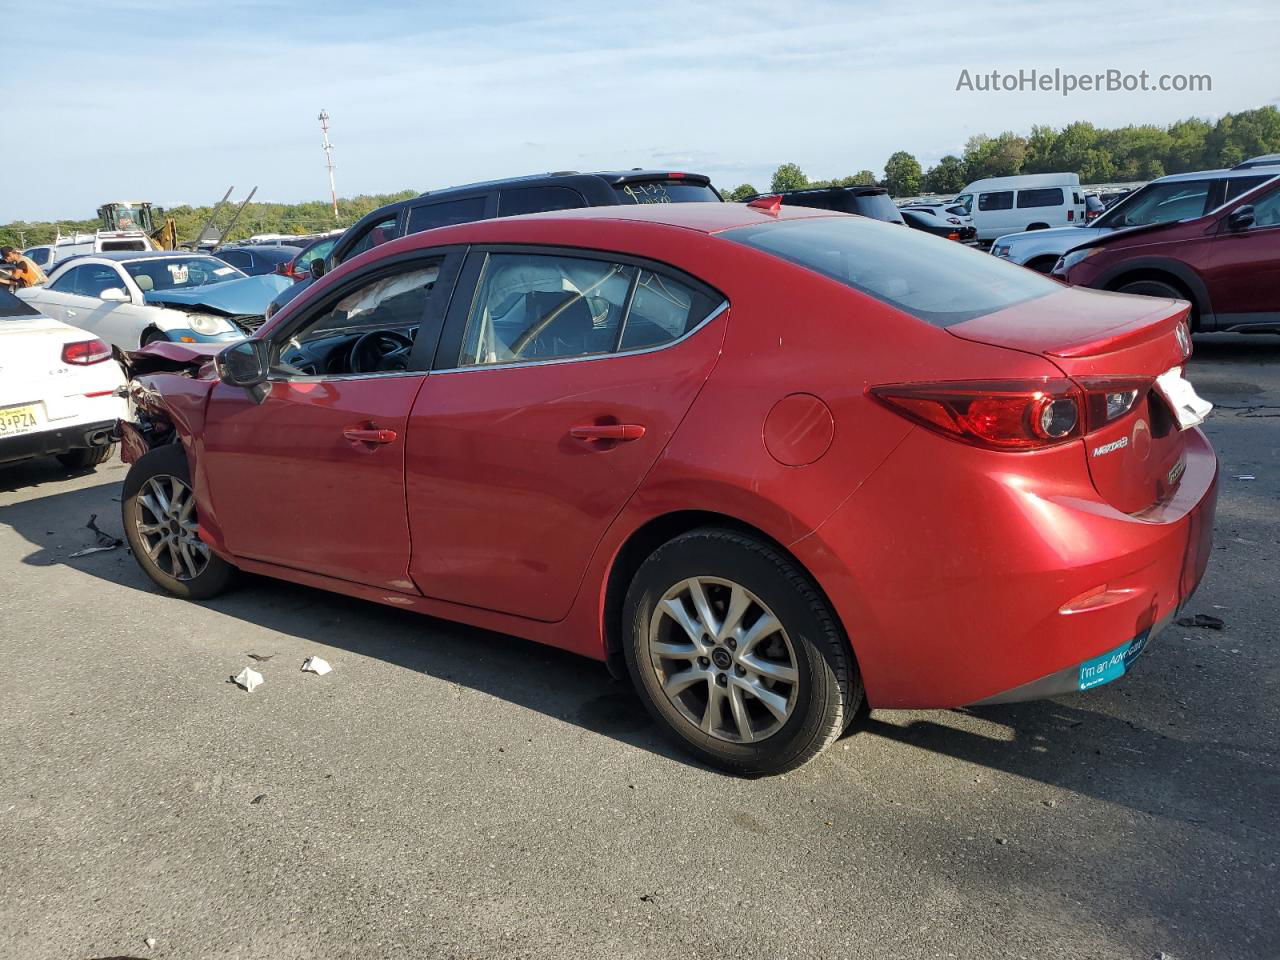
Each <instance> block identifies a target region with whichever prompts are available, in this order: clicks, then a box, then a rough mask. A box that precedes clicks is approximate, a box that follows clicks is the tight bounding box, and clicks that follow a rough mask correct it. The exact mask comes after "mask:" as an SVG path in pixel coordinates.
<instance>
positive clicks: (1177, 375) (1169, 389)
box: [1156, 367, 1213, 430]
mask: <svg viewBox="0 0 1280 960" xmlns="http://www.w3.org/2000/svg"><path fill="white" fill-rule="evenodd" d="M1156 391H1157V392H1158V393H1159V394H1160V396H1162V397H1164V399H1165V400H1166V401H1167V402H1168V404H1169V408H1170V409H1171V410H1172V411H1173V415H1174V416H1175V417H1177V419H1178V426H1179V427H1180V428H1181V429H1183V430H1188V429H1190V428H1191V427H1196V426H1199V425H1200V424H1202V423H1204V418H1205V417H1207V416H1208V415H1209V411H1210V410H1212V409H1213V404H1212V403H1210V402H1209V401H1208V400H1205V399H1203V398H1202V397H1201V396H1200V395H1199V394H1197V393H1196V388H1195V387H1193V386H1191V381H1190V380H1188V379H1186V377H1184V376H1183V375H1182V368H1181V367H1174V368H1173V369H1172V370H1166V371H1165V372H1164V373H1162V374H1160V376H1158V377H1156Z"/></svg>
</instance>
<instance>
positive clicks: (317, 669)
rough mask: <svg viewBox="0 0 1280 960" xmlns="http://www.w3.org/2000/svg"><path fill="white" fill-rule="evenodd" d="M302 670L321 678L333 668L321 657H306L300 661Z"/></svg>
mask: <svg viewBox="0 0 1280 960" xmlns="http://www.w3.org/2000/svg"><path fill="white" fill-rule="evenodd" d="M302 669H303V670H304V671H305V672H306V673H316V674H319V675H320V676H322V677H323V676H324V675H325V674H326V673H328V672H329V671H330V670H332V669H333V667H331V666H329V661H328V660H325V659H323V658H322V657H307V659H305V660H303V661H302Z"/></svg>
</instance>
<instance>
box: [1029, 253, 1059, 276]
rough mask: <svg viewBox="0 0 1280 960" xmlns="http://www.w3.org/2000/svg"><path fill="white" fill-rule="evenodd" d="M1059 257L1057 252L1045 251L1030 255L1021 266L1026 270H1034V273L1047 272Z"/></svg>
mask: <svg viewBox="0 0 1280 960" xmlns="http://www.w3.org/2000/svg"><path fill="white" fill-rule="evenodd" d="M1060 259H1061V257H1059V256H1058V255H1057V254H1053V253H1045V254H1040V255H1039V256H1036V257H1031V258H1030V259H1028V260H1027V262H1026V263H1024V264H1023V266H1024V267H1026V268H1027V269H1028V270H1034V271H1035V272H1036V273H1048V272H1049V271H1050V270H1052V269H1053V266H1054V264H1056V263H1057V262H1058V261H1059V260H1060Z"/></svg>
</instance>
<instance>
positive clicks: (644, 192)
mask: <svg viewBox="0 0 1280 960" xmlns="http://www.w3.org/2000/svg"><path fill="white" fill-rule="evenodd" d="M613 189H614V190H616V191H617V192H618V202H619V203H692V202H706V201H712V202H714V203H719V202H720V196H719V194H717V193H716V192H715V191H714V190H713V189H711V184H709V183H698V182H696V181H685V180H649V181H646V182H644V183H620V184H618V185H617V186H615V187H614V188H613Z"/></svg>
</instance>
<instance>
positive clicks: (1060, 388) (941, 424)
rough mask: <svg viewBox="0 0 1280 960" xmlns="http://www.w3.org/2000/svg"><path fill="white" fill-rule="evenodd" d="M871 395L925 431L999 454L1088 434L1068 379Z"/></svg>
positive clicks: (922, 387) (913, 386)
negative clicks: (986, 448) (1004, 451)
mask: <svg viewBox="0 0 1280 960" xmlns="http://www.w3.org/2000/svg"><path fill="white" fill-rule="evenodd" d="M871 394H872V396H874V397H875V398H876V399H877V400H879V401H880V402H881V403H883V404H885V405H886V406H888V407H889V408H890V409H891V410H893V411H894V412H896V413H899V414H902V415H903V416H905V417H907V418H908V419H911V420H914V421H915V422H917V423H919V424H921V425H923V426H926V427H929V428H930V429H933V430H936V431H938V432H939V433H943V434H946V435H947V436H950V437H953V438H954V439H957V440H964V441H967V442H969V443H973V444H977V445H978V446H982V447H990V448H993V449H996V450H1034V449H1038V448H1041V447H1049V446H1053V445H1054V444H1058V443H1065V442H1066V441H1068V440H1072V439H1075V438H1076V437H1080V436H1083V434H1084V423H1083V419H1084V418H1083V417H1082V415H1081V413H1082V394H1081V391H1080V388H1079V387H1077V386H1076V385H1075V384H1074V383H1072V382H1071V381H1070V380H1065V379H1054V380H1031V381H1023V380H1017V381H1010V380H998V381H963V382H954V383H927V384H921V383H904V384H893V385H889V386H882V387H872V388H871Z"/></svg>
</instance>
